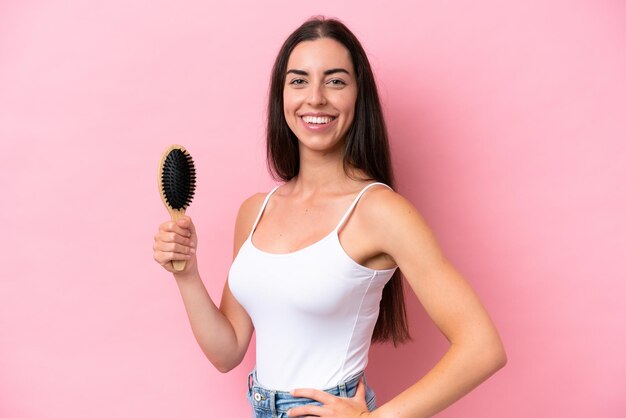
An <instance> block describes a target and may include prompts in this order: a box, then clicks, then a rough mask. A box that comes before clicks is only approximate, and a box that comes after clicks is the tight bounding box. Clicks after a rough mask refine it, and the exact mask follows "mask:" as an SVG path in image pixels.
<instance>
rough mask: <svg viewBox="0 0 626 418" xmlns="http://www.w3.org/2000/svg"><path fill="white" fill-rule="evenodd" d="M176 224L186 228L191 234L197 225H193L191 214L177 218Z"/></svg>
mask: <svg viewBox="0 0 626 418" xmlns="http://www.w3.org/2000/svg"><path fill="white" fill-rule="evenodd" d="M176 225H177V226H178V227H180V228H182V229H184V230H187V231H189V235H190V236H191V235H192V234H193V233H195V226H194V225H193V222H192V221H191V218H190V217H189V216H183V217H181V218H179V219H177V220H176Z"/></svg>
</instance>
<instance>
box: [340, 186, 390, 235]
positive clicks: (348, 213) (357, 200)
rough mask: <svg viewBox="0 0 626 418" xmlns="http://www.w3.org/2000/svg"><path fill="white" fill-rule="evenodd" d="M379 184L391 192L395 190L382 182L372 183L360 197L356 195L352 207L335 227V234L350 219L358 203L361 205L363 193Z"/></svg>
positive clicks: (364, 189)
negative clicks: (360, 200)
mask: <svg viewBox="0 0 626 418" xmlns="http://www.w3.org/2000/svg"><path fill="white" fill-rule="evenodd" d="M377 184H380V185H382V186H385V187H386V188H388V189H389V190H393V189H392V188H391V187H389V186H387V185H386V184H385V183H380V182H376V183H370V184H368V185H367V186H365V187H364V188H363V190H361V191H360V192H359V194H358V195H356V197H355V198H354V200H353V201H352V204H351V205H350V207H349V208H348V210H347V211H346V213H345V214H344V215H343V218H341V220H340V221H339V223H338V224H337V226H336V227H335V232H338V231H339V229H341V227H342V226H343V224H344V223H345V222H346V219H348V217H349V216H350V214H351V213H352V211H353V210H354V207H355V206H356V204H357V203H359V199H361V196H363V193H365V192H366V191H367V189H369V188H370V187H372V186H375V185H377Z"/></svg>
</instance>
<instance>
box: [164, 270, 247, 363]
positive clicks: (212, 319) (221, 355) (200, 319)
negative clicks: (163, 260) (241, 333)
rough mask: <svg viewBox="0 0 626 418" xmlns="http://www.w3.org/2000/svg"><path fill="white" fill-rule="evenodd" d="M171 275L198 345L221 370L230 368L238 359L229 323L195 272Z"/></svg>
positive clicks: (235, 341) (232, 330)
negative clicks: (176, 285)
mask: <svg viewBox="0 0 626 418" xmlns="http://www.w3.org/2000/svg"><path fill="white" fill-rule="evenodd" d="M174 277H175V278H176V283H177V284H178V288H179V290H180V294H181V296H182V298H183V303H184V304H185V309H186V311H187V316H188V317H189V323H190V324H191V329H192V331H193V334H194V336H195V338H196V341H197V342H198V344H199V345H200V348H201V349H202V351H203V352H204V354H205V355H206V357H207V358H208V359H209V361H210V362H211V363H212V364H213V365H214V366H215V367H216V368H217V369H218V370H220V371H221V372H226V371H228V370H230V369H232V368H233V367H235V366H236V365H237V364H238V363H239V362H240V361H241V359H240V358H239V356H238V351H239V350H238V345H237V336H236V334H235V331H234V329H233V326H232V324H231V323H230V321H229V320H228V318H227V317H226V316H225V315H224V314H223V313H222V312H221V311H220V310H219V308H218V307H217V306H216V305H215V303H214V302H213V300H212V299H211V297H210V296H209V293H208V292H207V290H206V287H205V286H204V283H203V282H202V279H201V278H200V276H199V274H198V273H193V274H191V275H180V274H174Z"/></svg>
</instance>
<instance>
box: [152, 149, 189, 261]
mask: <svg viewBox="0 0 626 418" xmlns="http://www.w3.org/2000/svg"><path fill="white" fill-rule="evenodd" d="M195 190H196V168H195V166H194V164H193V159H192V158H191V155H190V154H189V152H187V150H186V149H185V148H183V147H182V146H180V145H172V146H171V147H169V148H168V149H167V151H165V153H164V154H163V156H162V157H161V164H160V165H159V192H160V194H161V199H162V200H163V203H164V204H165V207H166V208H167V210H168V211H169V213H170V216H171V217H172V220H174V221H175V220H177V219H178V218H180V217H181V216H183V215H184V214H185V209H187V207H188V206H189V204H190V203H191V200H192V199H193V194H194V192H195ZM172 264H173V266H174V270H176V271H181V270H184V269H185V260H175V261H172Z"/></svg>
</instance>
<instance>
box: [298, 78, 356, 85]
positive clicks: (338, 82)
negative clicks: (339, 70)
mask: <svg viewBox="0 0 626 418" xmlns="http://www.w3.org/2000/svg"><path fill="white" fill-rule="evenodd" d="M304 83H306V80H304V79H302V78H294V79H293V80H291V81H290V82H289V84H291V85H292V86H301V85H302V84H304ZM327 83H328V84H330V85H332V86H345V85H346V83H345V81H343V80H340V79H338V78H334V79H332V80H328V82H327Z"/></svg>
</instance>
